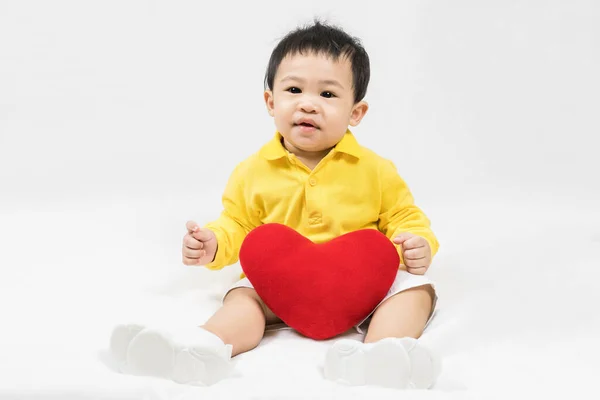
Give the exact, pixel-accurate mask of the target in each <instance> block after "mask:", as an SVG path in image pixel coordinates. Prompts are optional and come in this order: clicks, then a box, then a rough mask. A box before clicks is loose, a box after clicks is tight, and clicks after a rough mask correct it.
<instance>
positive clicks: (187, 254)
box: [182, 221, 217, 265]
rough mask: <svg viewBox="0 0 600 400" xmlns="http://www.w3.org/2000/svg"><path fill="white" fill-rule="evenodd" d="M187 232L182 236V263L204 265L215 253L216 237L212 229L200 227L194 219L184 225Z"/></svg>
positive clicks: (210, 260)
mask: <svg viewBox="0 0 600 400" xmlns="http://www.w3.org/2000/svg"><path fill="white" fill-rule="evenodd" d="M185 226H186V228H187V233H186V234H185V236H184V237H183V249H182V253H183V263H184V264H185V265H206V264H209V263H211V262H212V261H213V260H214V259H215V255H216V254H217V237H216V236H215V234H214V233H213V231H211V230H209V229H204V228H200V227H199V226H198V225H197V224H196V223H195V222H194V221H188V222H187V224H186V225H185Z"/></svg>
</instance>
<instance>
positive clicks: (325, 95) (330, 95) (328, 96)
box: [321, 92, 335, 99]
mask: <svg viewBox="0 0 600 400" xmlns="http://www.w3.org/2000/svg"><path fill="white" fill-rule="evenodd" d="M321 96H323V97H325V98H327V99H330V98H332V97H335V94H333V93H331V92H323V93H321Z"/></svg>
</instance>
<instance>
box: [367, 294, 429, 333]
mask: <svg viewBox="0 0 600 400" xmlns="http://www.w3.org/2000/svg"><path fill="white" fill-rule="evenodd" d="M434 296H435V293H434V291H433V288H432V287H431V285H424V286H419V287H416V288H412V289H408V290H405V291H404V292H400V293H398V294H396V295H394V296H392V297H390V298H389V299H387V300H386V301H385V302H383V303H382V304H381V305H380V306H379V307H378V308H377V310H375V313H374V314H373V317H372V319H371V323H370V325H369V330H368V332H367V336H366V337H365V343H374V342H378V341H380V340H381V339H385V338H403V337H410V338H415V339H418V338H419V337H420V336H421V334H422V333H423V329H424V328H425V325H426V324H427V321H428V320H429V317H430V316H431V313H432V308H433V300H434Z"/></svg>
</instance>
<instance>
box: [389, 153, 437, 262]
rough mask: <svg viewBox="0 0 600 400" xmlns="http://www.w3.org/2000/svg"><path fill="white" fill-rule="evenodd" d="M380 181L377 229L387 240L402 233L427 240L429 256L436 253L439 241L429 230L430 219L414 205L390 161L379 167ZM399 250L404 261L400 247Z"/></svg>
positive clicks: (404, 184)
mask: <svg viewBox="0 0 600 400" xmlns="http://www.w3.org/2000/svg"><path fill="white" fill-rule="evenodd" d="M381 182H382V184H381V185H382V187H381V190H382V192H381V212H380V215H379V230H380V231H381V232H383V233H384V234H385V235H386V236H387V237H389V238H390V239H393V238H394V237H396V236H397V235H399V234H400V233H403V232H408V233H412V234H414V235H418V236H421V237H423V238H425V240H427V242H428V243H429V246H430V247H431V256H432V257H433V256H435V254H436V253H437V251H438V249H439V243H438V240H437V238H436V236H435V234H434V233H433V231H432V230H431V224H430V221H429V218H427V216H426V215H425V213H424V212H423V211H422V210H421V209H420V208H419V207H417V206H416V205H415V203H414V198H413V196H412V193H411V192H410V190H409V188H408V186H407V185H406V183H405V182H404V180H403V179H402V177H400V175H399V174H398V172H397V170H396V167H395V166H394V164H393V163H391V162H389V163H388V164H386V165H384V166H383V168H382V169H381ZM398 253H399V254H400V260H401V262H402V263H404V259H403V257H402V252H401V251H400V247H399V248H398Z"/></svg>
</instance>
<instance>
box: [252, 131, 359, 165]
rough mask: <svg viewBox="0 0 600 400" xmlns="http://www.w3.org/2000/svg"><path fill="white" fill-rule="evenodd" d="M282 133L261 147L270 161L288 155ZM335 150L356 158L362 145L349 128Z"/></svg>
mask: <svg viewBox="0 0 600 400" xmlns="http://www.w3.org/2000/svg"><path fill="white" fill-rule="evenodd" d="M281 139H282V136H281V133H279V132H276V133H275V136H274V137H273V139H271V140H270V141H269V142H268V143H267V144H265V145H264V146H263V148H262V149H260V152H259V153H260V155H261V156H262V157H264V158H265V159H267V160H269V161H273V160H278V159H280V158H283V157H286V156H287V154H288V151H287V150H286V149H285V147H283V144H282V143H281ZM333 150H334V151H337V152H340V153H345V154H348V155H350V156H352V157H355V158H360V156H361V154H362V151H361V147H360V145H359V144H358V142H357V141H356V138H355V137H354V134H352V132H350V130H349V129H348V130H347V131H346V134H344V136H343V137H342V140H340V141H339V142H338V144H337V145H336V146H335V147H334V149H333Z"/></svg>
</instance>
